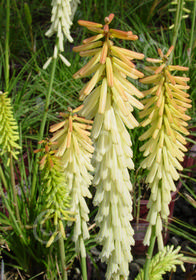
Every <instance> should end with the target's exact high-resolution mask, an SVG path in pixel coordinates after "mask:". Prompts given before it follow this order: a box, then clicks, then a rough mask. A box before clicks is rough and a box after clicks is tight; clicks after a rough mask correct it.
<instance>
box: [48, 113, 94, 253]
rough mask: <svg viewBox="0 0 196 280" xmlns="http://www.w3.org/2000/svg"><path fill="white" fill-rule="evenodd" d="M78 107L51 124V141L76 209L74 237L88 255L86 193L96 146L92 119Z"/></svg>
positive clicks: (77, 244)
mask: <svg viewBox="0 0 196 280" xmlns="http://www.w3.org/2000/svg"><path fill="white" fill-rule="evenodd" d="M79 109H81V108H79ZM77 110H78V109H75V110H73V111H72V109H71V108H68V111H69V113H61V116H62V117H63V118H64V120H63V121H61V122H60V123H57V124H54V125H52V126H51V128H50V131H51V132H54V135H53V137H52V138H51V139H50V141H51V142H56V144H55V148H56V149H57V152H56V156H58V157H59V158H60V160H61V165H62V168H63V174H64V175H63V176H64V180H65V181H66V184H67V186H68V190H69V195H70V198H71V208H70V210H71V211H73V212H74V213H75V216H74V217H75V219H76V220H75V223H74V233H73V240H74V242H75V245H76V251H77V252H78V253H80V254H81V257H86V251H85V246H84V240H85V239H88V238H89V231H88V226H87V222H88V220H89V217H88V213H89V209H88V206H87V204H86V202H85V197H88V198H91V193H90V191H89V189H88V187H89V185H90V184H91V180H92V175H91V174H90V173H89V172H92V171H93V170H94V169H93V167H92V165H91V162H90V160H91V157H92V153H93V151H94V148H93V146H92V141H91V139H90V138H89V136H90V130H91V128H92V121H90V120H85V119H84V118H81V117H79V116H77V114H76V112H77Z"/></svg>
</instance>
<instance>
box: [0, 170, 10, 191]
mask: <svg viewBox="0 0 196 280" xmlns="http://www.w3.org/2000/svg"><path fill="white" fill-rule="evenodd" d="M0 178H1V180H2V182H3V185H4V187H5V189H6V191H8V184H7V181H6V178H5V175H4V172H3V169H2V167H1V165H0Z"/></svg>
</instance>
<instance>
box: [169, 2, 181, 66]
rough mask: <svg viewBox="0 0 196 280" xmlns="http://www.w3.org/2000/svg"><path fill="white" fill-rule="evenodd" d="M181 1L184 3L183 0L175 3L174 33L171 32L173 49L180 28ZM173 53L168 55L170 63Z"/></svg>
mask: <svg viewBox="0 0 196 280" xmlns="http://www.w3.org/2000/svg"><path fill="white" fill-rule="evenodd" d="M183 3H184V0H179V1H178V4H177V10H176V16H175V23H174V33H173V40H172V46H174V49H175V46H176V41H177V38H178V31H179V29H180V25H181V20H182V8H183ZM173 55H174V51H173V52H172V53H171V55H170V57H169V63H168V64H171V62H172V60H173Z"/></svg>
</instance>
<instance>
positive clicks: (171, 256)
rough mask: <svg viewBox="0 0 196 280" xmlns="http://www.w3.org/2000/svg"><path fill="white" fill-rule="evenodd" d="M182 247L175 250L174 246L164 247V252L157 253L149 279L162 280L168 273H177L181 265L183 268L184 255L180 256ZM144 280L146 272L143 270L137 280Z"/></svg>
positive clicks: (151, 266)
mask: <svg viewBox="0 0 196 280" xmlns="http://www.w3.org/2000/svg"><path fill="white" fill-rule="evenodd" d="M180 249H181V248H180V247H178V248H176V249H174V247H173V246H171V247H170V246H166V247H164V249H163V251H161V252H159V253H157V254H156V255H155V256H154V257H153V258H152V260H151V262H150V267H149V279H150V280H161V279H163V278H162V276H163V274H165V273H166V272H168V271H172V270H173V271H174V272H175V271H176V266H177V265H181V268H182V269H183V270H185V268H184V267H183V261H182V257H183V254H179V251H180ZM143 279H144V270H143V269H142V270H141V271H140V273H139V274H138V276H137V277H136V278H135V280H143Z"/></svg>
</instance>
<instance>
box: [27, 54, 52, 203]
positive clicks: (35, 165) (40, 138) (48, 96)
mask: <svg viewBox="0 0 196 280" xmlns="http://www.w3.org/2000/svg"><path fill="white" fill-rule="evenodd" d="M56 62H57V59H56V58H53V64H52V69H51V75H50V80H49V86H48V93H47V96H46V103H45V109H44V115H43V118H42V122H41V126H40V131H39V137H38V141H41V140H42V139H43V135H44V129H45V125H46V119H47V115H48V109H49V105H50V96H51V92H52V86H53V82H54V74H55V70H56ZM40 147H41V144H38V146H37V148H38V149H40ZM38 158H39V153H37V154H36V157H35V163H34V170H33V181H32V186H31V202H32V201H33V199H34V198H35V193H36V181H37V172H38Z"/></svg>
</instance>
